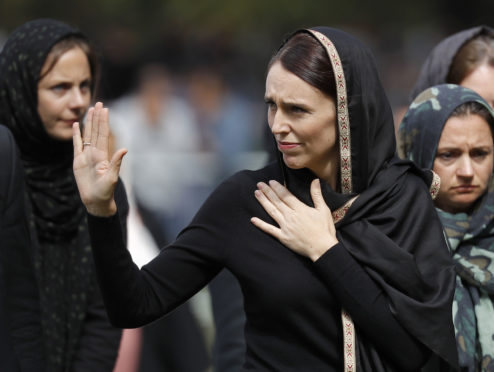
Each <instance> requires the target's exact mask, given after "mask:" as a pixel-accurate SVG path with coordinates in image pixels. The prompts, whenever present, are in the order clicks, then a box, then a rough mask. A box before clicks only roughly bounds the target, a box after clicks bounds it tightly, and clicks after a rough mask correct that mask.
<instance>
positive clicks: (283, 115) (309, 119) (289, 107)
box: [251, 62, 339, 261]
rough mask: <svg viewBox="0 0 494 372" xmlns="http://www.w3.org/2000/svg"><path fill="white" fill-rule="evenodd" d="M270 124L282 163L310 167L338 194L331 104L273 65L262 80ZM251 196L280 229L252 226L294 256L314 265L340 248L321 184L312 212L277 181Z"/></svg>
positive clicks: (261, 223)
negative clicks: (310, 261)
mask: <svg viewBox="0 0 494 372" xmlns="http://www.w3.org/2000/svg"><path fill="white" fill-rule="evenodd" d="M265 100H266V103H267V104H268V123H269V127H270V129H271V131H272V132H273V135H274V136H275V139H276V141H277V142H278V148H279V150H280V151H281V152H282V153H283V160H284V161H285V164H286V165H287V166H288V167H290V168H294V169H299V168H309V169H310V170H312V171H313V172H314V173H315V174H316V175H317V176H318V177H320V178H322V179H323V180H325V181H326V182H328V183H329V185H330V186H331V187H332V188H333V189H336V183H337V174H338V173H337V169H338V168H337V166H338V154H339V153H338V150H337V146H336V139H337V131H336V108H335V104H334V100H333V99H332V98H330V97H328V96H327V95H325V94H324V93H322V92H321V91H320V90H318V89H317V88H315V87H313V86H311V85H310V84H308V83H306V82H305V81H303V80H302V79H300V78H299V77H298V76H296V75H295V74H292V73H291V72H289V71H287V70H286V69H284V68H283V66H282V65H281V63H280V62H276V63H274V64H273V66H272V67H271V68H270V70H269V72H268V76H267V78H266V94H265ZM257 186H258V190H256V191H255V193H254V194H255V197H256V198H257V200H258V201H259V203H260V204H261V205H262V207H263V208H264V209H265V210H266V212H267V213H268V214H269V215H270V216H271V217H272V218H273V219H274V220H275V221H276V223H277V224H278V226H279V227H276V226H274V225H271V224H268V223H266V222H264V221H262V220H261V219H260V218H257V217H253V218H252V219H251V222H252V223H253V224H254V225H255V226H256V227H258V228H259V229H261V230H262V231H264V232H266V233H268V234H270V235H272V236H274V237H275V238H276V239H278V240H279V241H280V242H282V243H283V244H284V245H285V246H287V247H288V248H290V249H291V250H293V251H294V252H296V253H298V254H300V255H303V256H306V257H308V258H310V259H311V260H312V261H316V260H317V259H318V258H319V257H321V256H322V255H323V254H324V253H325V252H327V251H328V250H329V249H330V248H331V247H333V246H334V245H336V244H337V243H338V239H337V238H336V229H335V226H334V222H333V217H332V215H331V210H330V209H329V208H328V206H327V205H326V203H325V201H324V199H323V196H322V192H321V184H320V181H319V180H318V179H315V180H314V181H313V182H312V184H311V189H310V192H311V196H312V201H313V202H314V208H312V207H309V206H307V205H306V204H304V203H302V202H301V201H299V200H298V199H297V198H296V197H295V196H294V195H293V194H292V193H290V191H288V189H287V188H285V187H284V186H283V185H281V184H280V183H278V182H276V181H270V182H269V184H266V183H264V182H260V183H258V185H257Z"/></svg>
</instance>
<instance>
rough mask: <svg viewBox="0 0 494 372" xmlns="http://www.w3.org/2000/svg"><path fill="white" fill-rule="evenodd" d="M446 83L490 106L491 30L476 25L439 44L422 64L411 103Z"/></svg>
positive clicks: (493, 88) (493, 87)
mask: <svg viewBox="0 0 494 372" xmlns="http://www.w3.org/2000/svg"><path fill="white" fill-rule="evenodd" d="M446 83H448V84H458V85H462V86H464V87H467V88H470V89H472V90H474V91H476V92H477V93H478V94H480V95H481V96H482V97H483V98H484V99H485V100H486V101H487V102H488V103H489V104H490V105H491V106H493V107H494V29H492V28H490V27H487V26H477V27H473V28H469V29H467V30H463V31H460V32H458V33H456V34H453V35H451V36H449V37H447V38H446V39H444V40H443V41H441V42H440V43H439V44H438V45H437V46H436V47H435V48H434V49H433V50H432V51H431V53H430V54H429V56H428V57H427V59H426V61H425V62H424V64H423V65H422V69H421V71H420V74H419V77H418V79H417V82H416V83H415V86H414V88H413V90H412V94H411V100H412V99H414V98H415V97H416V96H417V95H418V94H419V93H420V92H422V91H424V90H425V89H427V88H429V87H432V86H433V85H439V84H446Z"/></svg>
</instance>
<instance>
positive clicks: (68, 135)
mask: <svg viewBox="0 0 494 372" xmlns="http://www.w3.org/2000/svg"><path fill="white" fill-rule="evenodd" d="M48 134H49V136H50V137H51V138H53V139H55V140H57V141H72V129H70V130H63V131H62V130H58V131H55V132H52V133H48Z"/></svg>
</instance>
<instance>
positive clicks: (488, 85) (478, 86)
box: [460, 63, 494, 107]
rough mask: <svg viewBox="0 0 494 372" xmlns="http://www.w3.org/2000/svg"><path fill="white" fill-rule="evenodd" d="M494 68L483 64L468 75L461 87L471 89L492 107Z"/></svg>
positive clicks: (493, 102) (493, 98)
mask: <svg viewBox="0 0 494 372" xmlns="http://www.w3.org/2000/svg"><path fill="white" fill-rule="evenodd" d="M493 84H494V66H491V65H489V64H487V63H483V64H481V65H480V66H478V67H476V68H475V70H473V71H472V72H471V73H470V74H468V75H467V76H466V77H465V78H464V79H463V80H462V81H461V82H460V85H462V86H464V87H466V88H470V89H471V90H473V91H475V92H477V93H478V94H480V95H481V96H482V98H484V99H485V100H486V101H487V103H488V104H489V105H491V107H494V89H492V87H493Z"/></svg>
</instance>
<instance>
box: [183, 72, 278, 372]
mask: <svg viewBox="0 0 494 372" xmlns="http://www.w3.org/2000/svg"><path fill="white" fill-rule="evenodd" d="M187 81H188V90H187V92H188V97H189V100H190V103H191V107H192V108H193V110H194V113H195V117H196V120H197V123H198V126H199V128H200V134H201V144H202V149H203V151H206V152H207V153H210V154H212V155H213V156H214V159H215V160H214V162H215V164H217V165H218V169H217V175H216V178H217V183H219V182H220V181H222V180H223V179H224V178H225V177H227V176H230V175H231V174H233V173H234V172H236V171H239V170H241V169H256V168H259V167H261V166H262V165H264V164H265V162H266V161H265V159H266V157H267V156H266V154H265V153H264V152H262V151H256V150H257V148H258V147H259V144H260V141H261V138H260V137H261V136H262V134H263V132H262V127H261V126H259V125H257V124H256V123H259V122H260V119H261V117H260V116H259V115H257V113H258V110H257V109H256V106H255V105H254V104H252V103H251V102H249V100H248V99H247V98H245V97H244V96H242V94H240V93H237V92H236V91H234V89H233V88H232V87H230V86H229V84H228V82H227V79H226V78H224V77H223V76H222V74H221V73H220V72H219V71H217V69H215V68H213V67H211V66H208V65H207V64H205V65H203V66H198V67H196V68H193V69H192V70H191V72H190V73H189V74H188V76H187ZM258 116H259V117H258ZM271 144H272V143H271ZM211 191H213V188H211V189H210V190H209V192H211ZM208 289H209V293H210V297H211V305H212V315H213V320H214V325H215V337H214V342H213V349H212V358H213V368H214V370H215V371H217V372H235V371H240V370H241V368H242V365H243V361H244V355H245V347H246V346H245V335H244V327H245V312H244V306H243V305H244V304H243V296H242V291H241V288H240V285H239V284H238V281H237V279H235V277H234V276H233V275H232V273H231V272H230V271H229V270H226V269H225V270H222V271H221V272H220V273H219V274H218V275H217V276H216V277H215V278H214V279H213V280H212V281H211V282H210V283H209V286H208Z"/></svg>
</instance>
